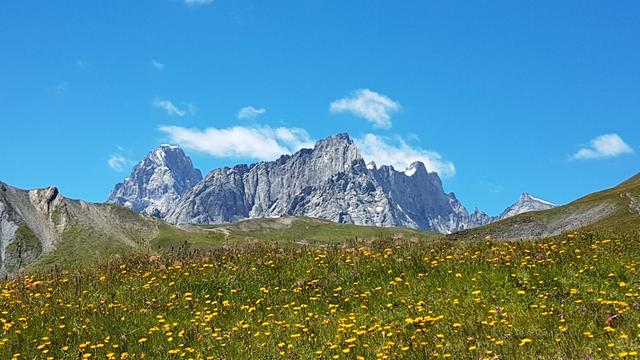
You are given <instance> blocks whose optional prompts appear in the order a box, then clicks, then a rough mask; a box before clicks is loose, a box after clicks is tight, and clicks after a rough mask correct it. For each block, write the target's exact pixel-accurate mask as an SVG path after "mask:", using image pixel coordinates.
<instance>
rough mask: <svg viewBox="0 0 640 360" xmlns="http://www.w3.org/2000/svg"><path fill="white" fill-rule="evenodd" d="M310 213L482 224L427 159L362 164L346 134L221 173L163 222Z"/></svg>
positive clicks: (389, 221) (341, 218)
mask: <svg viewBox="0 0 640 360" xmlns="http://www.w3.org/2000/svg"><path fill="white" fill-rule="evenodd" d="M279 216H312V217H318V218H322V219H327V220H332V221H336V222H340V223H351V224H360V225H377V226H406V227H412V228H419V229H429V230H435V231H441V232H452V231H457V230H460V229H464V228H467V227H471V226H477V225H481V223H476V222H475V221H477V220H481V221H484V219H485V217H486V218H488V216H486V214H485V217H482V216H478V215H476V216H475V217H474V219H471V216H470V215H469V214H468V212H467V211H466V209H465V208H464V207H463V206H462V204H460V202H459V201H458V200H457V199H456V198H455V197H454V196H451V195H449V194H446V193H445V192H444V190H443V188H442V182H441V180H440V178H439V176H438V175H437V174H436V173H435V172H434V173H429V172H428V171H427V169H426V167H425V165H424V164H423V163H422V162H414V163H413V164H411V166H410V167H409V168H408V169H407V170H406V171H397V170H395V169H394V168H393V167H392V166H388V165H382V166H380V167H377V166H376V164H375V163H374V162H369V163H368V164H367V163H365V161H364V159H363V158H362V156H361V154H360V153H359V152H358V149H357V147H356V144H355V142H354V141H353V140H352V139H351V138H350V137H349V135H348V134H344V133H343V134H337V135H334V136H330V137H328V138H325V139H323V140H320V141H318V142H317V143H316V144H315V146H314V147H313V149H302V150H300V151H298V152H296V153H294V154H292V155H285V156H281V157H280V158H279V159H277V160H275V161H266V162H260V163H257V164H253V165H250V166H249V165H237V166H234V167H232V168H223V169H217V170H214V171H212V172H211V173H209V174H208V175H207V176H206V177H205V178H204V179H203V180H202V181H201V182H199V183H198V184H196V185H195V186H194V187H193V188H192V189H191V190H189V191H187V192H186V193H184V194H183V195H182V197H181V198H180V200H179V201H177V202H176V203H175V206H172V207H171V210H170V211H168V212H167V213H166V216H165V219H166V220H167V221H169V222H173V223H200V224H213V223H226V222H232V221H236V220H241V219H247V218H260V217H279Z"/></svg>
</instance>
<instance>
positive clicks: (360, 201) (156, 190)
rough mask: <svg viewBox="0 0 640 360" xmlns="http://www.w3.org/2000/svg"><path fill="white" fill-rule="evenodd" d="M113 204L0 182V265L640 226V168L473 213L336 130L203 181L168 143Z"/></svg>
mask: <svg viewBox="0 0 640 360" xmlns="http://www.w3.org/2000/svg"><path fill="white" fill-rule="evenodd" d="M109 202H110V203H104V204H100V203H97V204H96V203H89V202H85V201H82V200H73V199H69V198H66V197H64V196H63V195H62V194H60V192H59V191H58V189H57V188H55V187H48V188H44V189H34V190H21V189H18V188H15V187H12V186H10V185H8V184H5V183H2V182H0V273H13V272H16V271H18V270H20V269H23V268H25V267H26V268H30V269H48V268H51V267H58V266H62V267H75V266H78V265H80V264H91V263H95V262H96V261H99V260H100V259H108V258H110V257H113V256H120V255H122V254H126V253H131V252H140V253H148V252H155V251H161V250H162V249H167V250H170V249H181V248H184V247H185V246H186V247H195V248H210V247H216V246H221V245H224V244H242V243H247V244H251V243H252V241H254V240H256V239H263V240H269V241H290V242H293V243H300V244H309V242H310V241H311V242H320V243H327V242H329V243H331V242H333V243H335V242H336V241H344V240H348V239H353V238H363V237H364V238H380V237H394V236H396V235H397V234H400V235H402V234H404V236H407V237H409V238H415V239H424V240H429V239H434V238H438V237H442V236H443V235H437V233H436V232H440V233H446V234H447V235H444V236H445V237H444V238H445V239H447V240H450V241H459V240H462V241H477V240H483V239H487V238H491V239H495V240H521V239H522V240H533V239H538V238H544V237H549V236H555V235H559V234H562V233H566V232H571V231H574V230H577V229H585V230H589V231H598V232H606V233H620V232H624V233H628V232H636V233H637V232H638V224H640V174H638V175H636V176H634V177H632V178H630V179H628V180H627V181H625V182H623V183H621V184H620V185H618V186H616V187H614V188H611V189H608V190H604V191H600V192H596V193H593V194H590V195H587V196H585V197H583V198H580V199H578V200H576V201H573V202H571V203H569V204H566V205H563V206H555V205H553V204H551V203H549V202H547V201H544V200H541V199H538V198H536V197H534V196H532V195H529V194H527V193H524V194H522V195H521V196H520V198H519V199H518V201H517V202H516V203H515V204H513V205H512V206H510V207H508V208H507V209H506V210H505V211H504V212H503V213H502V214H500V215H499V216H495V217H492V216H489V215H487V214H485V213H483V212H481V211H479V210H477V209H476V210H475V211H473V212H471V213H469V212H468V211H467V210H466V209H465V208H464V206H463V205H462V204H461V203H460V201H458V199H457V198H456V197H455V195H454V194H453V193H446V192H445V191H444V189H443V186H442V182H441V181H440V178H439V176H438V174H436V173H434V172H429V171H427V170H426V168H425V166H424V165H423V164H422V163H420V162H416V163H413V164H412V165H411V166H410V167H409V169H406V170H404V171H398V170H396V169H394V168H393V167H391V166H384V165H382V166H379V167H378V166H377V165H376V164H374V163H368V164H367V163H365V161H364V159H363V158H362V157H361V155H360V154H359V152H358V150H357V148H356V146H355V145H354V143H353V141H352V140H351V139H350V138H349V137H348V136H347V135H345V134H339V135H336V136H332V137H329V138H327V139H324V140H321V141H319V142H318V143H317V144H316V145H315V146H314V148H313V149H303V150H300V151H298V152H296V153H295V154H292V155H283V156H281V157H280V158H278V159H277V160H275V161H270V162H260V163H256V164H251V165H237V166H234V167H228V168H222V169H216V170H214V171H212V172H210V173H209V174H207V175H206V176H204V177H202V175H201V173H200V171H199V170H197V169H195V168H194V167H193V164H192V162H191V160H190V159H189V158H188V157H187V156H186V154H185V153H184V152H183V151H182V150H181V149H180V148H178V147H176V146H170V145H162V146H160V147H159V148H157V149H155V150H154V151H152V152H150V153H149V155H148V156H147V157H146V158H145V159H143V160H142V161H141V162H140V163H139V164H137V165H136V166H135V167H134V168H133V172H132V174H131V175H130V176H129V177H128V178H127V179H126V180H125V181H124V182H123V183H121V184H118V185H116V187H115V189H114V191H113V192H112V194H111V196H110V197H109ZM365 225H366V226H365ZM422 230H429V231H427V232H424V231H422Z"/></svg>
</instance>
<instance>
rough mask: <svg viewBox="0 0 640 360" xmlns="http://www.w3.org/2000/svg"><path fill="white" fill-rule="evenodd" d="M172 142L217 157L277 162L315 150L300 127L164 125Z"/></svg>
mask: <svg viewBox="0 0 640 360" xmlns="http://www.w3.org/2000/svg"><path fill="white" fill-rule="evenodd" d="M160 131H162V132H164V133H166V134H167V135H168V137H169V141H170V142H171V143H174V144H177V145H180V146H181V147H183V148H185V149H189V150H194V151H199V152H202V153H206V154H209V155H211V156H214V157H236V158H251V159H257V160H274V159H276V158H277V157H279V156H280V155H282V154H290V153H293V152H295V151H297V150H299V149H301V148H304V147H313V142H312V141H311V138H310V137H309V134H308V133H307V131H306V130H304V129H299V128H286V127H279V128H272V127H269V126H256V127H245V126H234V127H230V128H208V129H204V130H200V129H189V128H184V127H180V126H161V127H160Z"/></svg>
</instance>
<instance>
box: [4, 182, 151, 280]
mask: <svg viewBox="0 0 640 360" xmlns="http://www.w3.org/2000/svg"><path fill="white" fill-rule="evenodd" d="M159 223H161V222H160V221H159V220H157V219H155V218H152V217H150V216H144V215H140V214H136V213H134V212H132V211H130V210H127V209H124V208H122V207H120V206H115V205H105V204H92V203H88V202H85V201H80V200H71V199H68V198H65V197H63V196H62V195H61V194H60V193H59V191H58V189H57V188H56V187H53V186H52V187H48V188H44V189H35V190H21V189H17V188H15V187H12V186H9V185H7V184H4V183H0V274H7V273H14V272H16V271H18V270H20V269H22V268H24V267H26V266H28V265H30V264H32V263H33V262H34V261H36V260H37V259H39V258H41V257H42V256H45V255H47V254H49V253H51V252H54V251H56V250H57V249H58V248H59V246H60V244H62V243H64V242H65V241H69V242H70V244H72V245H69V248H70V249H73V251H76V250H78V249H80V248H84V249H87V250H88V251H87V252H95V253H94V254H93V255H92V256H95V257H103V256H105V254H101V253H100V249H101V248H103V247H102V245H104V246H105V247H113V246H124V247H132V248H137V247H140V246H147V245H146V241H148V240H149V239H152V238H153V237H154V236H156V235H157V233H158V224H159ZM92 245H100V246H92ZM81 253H83V254H84V256H88V254H87V253H86V252H82V251H81ZM74 256H76V257H77V256H79V255H78V254H64V255H63V257H69V258H73V257H74Z"/></svg>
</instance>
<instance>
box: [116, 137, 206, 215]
mask: <svg viewBox="0 0 640 360" xmlns="http://www.w3.org/2000/svg"><path fill="white" fill-rule="evenodd" d="M200 180H202V173H201V172H200V170H198V169H195V168H194V167H193V163H192V162H191V159H190V158H189V157H188V156H187V155H186V154H185V153H184V151H182V149H181V148H180V147H178V146H175V145H168V144H163V145H160V146H159V147H158V148H156V149H155V150H153V151H152V152H150V153H149V154H147V156H146V157H145V158H144V159H143V160H142V161H141V162H139V163H138V164H137V165H136V166H134V168H133V171H132V172H131V175H130V176H129V177H127V178H126V179H125V180H124V182H122V183H119V184H117V185H116V187H115V189H114V190H113V191H112V192H111V195H110V196H109V199H108V200H107V202H108V203H113V204H120V205H123V206H126V207H128V208H130V209H132V210H134V211H136V212H142V213H146V214H149V215H154V216H159V217H162V216H163V215H164V214H165V213H166V212H167V211H168V210H169V209H170V208H171V206H172V205H173V204H174V203H175V202H176V201H177V200H178V199H179V198H180V196H181V195H182V194H183V193H185V192H186V191H187V190H189V189H191V188H192V187H193V186H194V185H195V184H196V183H197V182H198V181H200Z"/></svg>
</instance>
